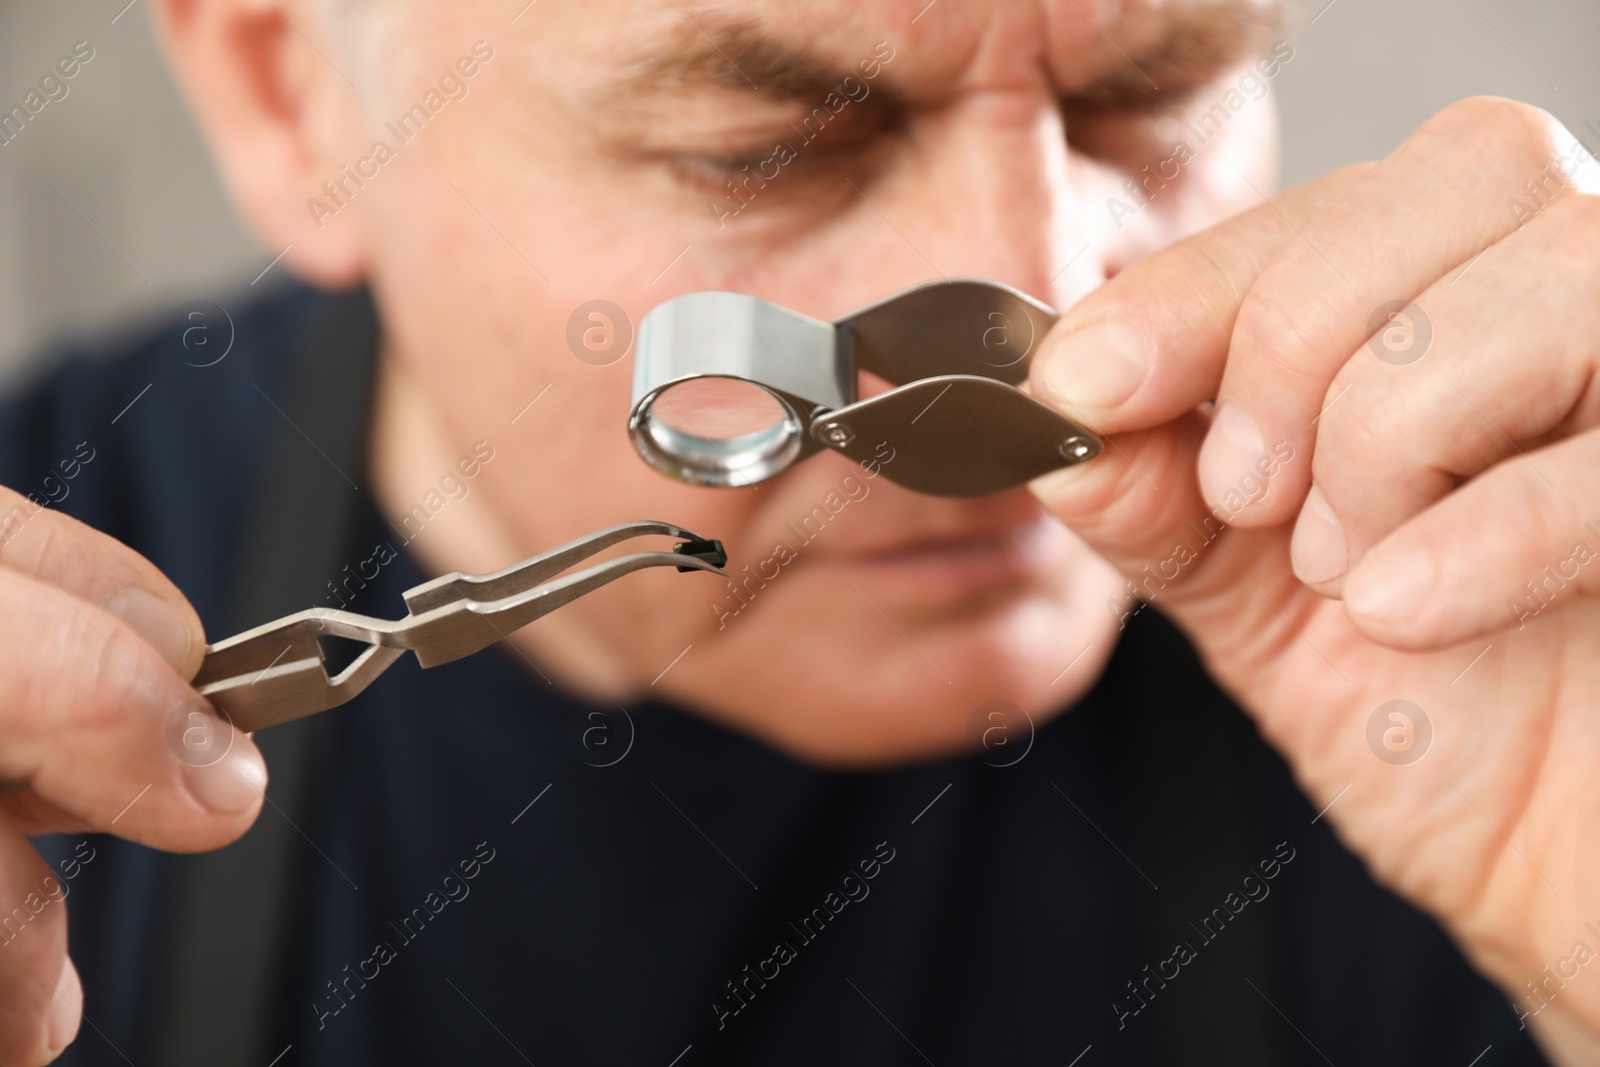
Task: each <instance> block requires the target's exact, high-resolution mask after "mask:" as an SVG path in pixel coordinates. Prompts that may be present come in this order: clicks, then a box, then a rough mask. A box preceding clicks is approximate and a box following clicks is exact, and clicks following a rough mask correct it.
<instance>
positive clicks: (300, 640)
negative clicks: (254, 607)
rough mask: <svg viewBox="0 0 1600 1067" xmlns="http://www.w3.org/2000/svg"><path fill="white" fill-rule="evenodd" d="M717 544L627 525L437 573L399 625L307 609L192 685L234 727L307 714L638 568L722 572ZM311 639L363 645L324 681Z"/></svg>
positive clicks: (221, 656)
mask: <svg viewBox="0 0 1600 1067" xmlns="http://www.w3.org/2000/svg"><path fill="white" fill-rule="evenodd" d="M650 534H664V535H666V536H668V537H677V538H680V539H681V540H680V542H679V543H678V544H677V545H675V546H673V550H672V551H671V552H636V553H633V554H631V555H626V556H619V557H617V558H615V559H611V560H607V561H606V562H604V563H597V564H595V565H594V566H592V567H587V568H585V569H583V570H580V571H577V572H575V573H573V574H568V575H564V576H562V577H556V576H557V575H560V574H561V573H562V572H563V571H565V570H567V569H568V568H570V567H572V566H573V565H575V564H576V563H578V562H579V561H581V560H584V559H587V558H588V557H590V556H592V555H594V554H595V553H597V552H600V551H602V550H604V549H606V548H609V547H611V546H612V545H615V544H617V543H619V542H621V541H626V540H628V539H629V538H633V537H640V536H644V535H650ZM727 562H728V556H727V553H726V552H725V551H724V550H723V548H722V543H721V542H720V541H712V540H707V539H705V538H701V537H698V536H696V535H695V534H692V533H690V532H688V531H687V530H683V529H680V528H679V527H677V526H673V525H670V524H668V523H664V522H630V523H624V524H622V525H620V526H612V527H610V528H608V529H605V530H601V531H599V532H598V533H594V534H591V535H590V536H588V537H584V538H580V539H579V540H576V541H573V542H570V543H569V544H565V545H562V546H561V547H560V548H556V549H552V550H551V551H549V552H545V553H542V554H541V555H537V556H534V557H532V558H531V559H526V560H523V561H522V562H521V563H517V564H514V565H512V566H510V567H507V568H505V569H504V570H499V571H495V572H494V573H493V574H482V575H473V574H462V573H461V572H459V571H457V572H456V573H454V574H446V575H443V576H441V577H439V578H435V579H434V580H433V581H431V582H424V583H423V584H422V585H419V586H416V587H414V588H412V589H408V590H406V592H405V593H404V594H403V595H404V597H405V602H406V607H407V609H408V612H407V614H406V617H405V618H403V619H394V620H389V619H374V618H370V617H368V616H366V615H356V614H353V613H351V612H348V611H335V610H328V609H322V608H309V609H307V610H305V611H300V612H296V613H295V614H293V615H288V616H285V617H284V618H281V619H278V620H277V621H276V622H269V623H267V624H266V625H264V626H258V627H256V628H255V629H253V630H249V631H246V632H245V633H242V634H239V635H238V636H236V637H230V638H228V639H227V640H225V641H221V642H218V643H217V644H215V645H212V646H211V647H210V648H208V649H207V650H206V658H205V661H204V662H203V663H202V664H201V665H200V673H199V674H198V675H196V677H195V680H194V687H195V689H196V690H197V691H198V692H199V693H200V695H201V696H203V697H205V698H206V699H207V700H209V701H210V702H211V704H212V705H213V706H214V707H216V708H217V709H219V710H220V711H221V712H223V713H224V714H225V715H226V716H227V718H228V720H229V721H230V722H232V724H233V725H234V727H235V728H237V729H241V730H245V731H251V730H260V729H262V728H264V727H268V726H276V725H278V724H279V723H284V722H289V721H291V720H294V719H299V718H304V717H305V716H307V715H314V714H316V713H317V712H319V711H326V710H327V709H329V708H332V707H336V706H337V705H339V704H343V703H344V702H345V701H347V700H349V699H351V698H352V697H354V696H355V695H356V694H357V693H360V692H361V691H362V690H363V689H365V688H366V687H367V686H368V685H369V684H371V682H372V680H373V679H374V678H376V677H377V676H378V675H380V674H382V673H383V672H384V671H385V670H387V669H388V667H389V666H390V665H391V664H392V663H394V662H395V660H397V659H399V658H400V656H401V655H402V654H403V653H405V652H406V651H407V650H410V651H412V652H414V653H416V656H417V661H418V662H419V663H421V665H422V666H424V667H436V666H438V665H439V664H441V663H448V662H450V661H451V660H455V659H460V658H461V657H463V656H470V655H472V653H474V652H479V651H481V650H483V649H485V648H488V647H489V646H490V645H492V644H494V643H495V642H496V641H499V640H501V639H503V638H505V637H506V636H507V635H509V634H510V633H511V632H512V631H514V630H517V629H519V628H521V627H523V626H525V625H527V624H528V623H530V622H532V621H533V620H534V619H537V618H539V617H541V616H543V615H546V614H548V613H549V612H552V611H554V610H555V609H557V608H559V607H561V606H562V605H564V604H567V603H569V602H571V601H573V600H576V599H577V598H578V597H580V596H583V595H584V594H585V593H590V592H593V591H594V590H596V589H598V588H600V587H601V586H603V585H606V584H607V583H609V582H611V581H612V580H614V579H616V578H620V577H622V576H623V575H625V574H631V573H633V572H634V571H638V570H644V569H645V568H646V567H676V568H678V570H680V571H691V570H700V571H710V572H711V573H712V574H718V575H722V577H724V578H726V577H727V574H726V573H725V572H724V571H722V570H721V568H722V566H723V565H724V564H726V563H727ZM319 637H343V638H349V639H352V640H355V641H360V642H364V643H366V644H367V645H368V647H367V648H366V650H365V651H363V652H362V653H361V654H360V655H358V656H357V657H356V658H355V660H354V661H353V662H351V663H350V664H349V665H348V666H347V667H345V668H344V669H343V670H341V671H339V672H338V673H337V674H335V675H332V676H330V675H329V674H328V671H327V668H326V666H325V663H324V659H323V650H322V646H321V644H319V643H318V640H317V639H318V638H319Z"/></svg>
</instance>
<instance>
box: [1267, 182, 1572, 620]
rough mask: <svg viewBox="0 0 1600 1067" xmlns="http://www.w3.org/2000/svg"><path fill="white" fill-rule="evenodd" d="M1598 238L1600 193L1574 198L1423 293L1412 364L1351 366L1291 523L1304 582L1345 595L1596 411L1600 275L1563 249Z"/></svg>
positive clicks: (1340, 381)
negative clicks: (1383, 556)
mask: <svg viewBox="0 0 1600 1067" xmlns="http://www.w3.org/2000/svg"><path fill="white" fill-rule="evenodd" d="M1595 247H1600V197H1595V196H1588V195H1580V196H1573V197H1568V198H1566V199H1564V200H1562V201H1560V202H1559V203H1556V204H1554V205H1553V206H1551V207H1549V208H1548V209H1546V210H1545V211H1544V212H1543V213H1542V214H1541V215H1540V216H1538V217H1537V218H1536V219H1534V220H1533V222H1532V223H1531V224H1530V225H1528V226H1526V227H1524V228H1523V229H1521V230H1518V231H1517V232H1515V233H1513V234H1511V235H1510V236H1509V237H1507V238H1505V239H1504V240H1502V241H1501V242H1500V243H1498V244H1496V245H1493V246H1491V247H1490V248H1489V249H1487V250H1486V251H1485V252H1484V254H1483V255H1482V257H1481V258H1480V259H1479V261H1478V262H1477V263H1475V264H1474V265H1473V267H1472V269H1471V270H1470V271H1468V272H1467V273H1466V274H1463V275H1457V276H1453V277H1452V278H1451V279H1449V280H1441V281H1439V282H1437V283H1436V284H1435V285H1434V286H1433V287H1431V288H1430V289H1428V290H1427V291H1426V292H1425V293H1423V294H1422V295H1421V296H1419V297H1417V299H1416V301H1415V308H1414V309H1413V311H1412V312H1411V313H1412V314H1413V315H1414V316H1416V318H1417V320H1418V321H1420V322H1423V323H1427V324H1430V325H1429V328H1430V330H1431V334H1432V343H1431V345H1430V346H1429V347H1428V348H1427V350H1426V351H1418V352H1416V353H1415V356H1416V360H1415V362H1407V363H1404V364H1402V365H1394V364H1391V363H1387V362H1384V361H1382V360H1378V359H1366V358H1361V354H1360V353H1358V354H1357V357H1356V358H1354V359H1352V360H1350V361H1349V362H1348V363H1347V364H1346V365H1345V367H1344V369H1343V370H1341V371H1340V372H1339V375H1338V376H1337V377H1336V378H1335V379H1334V383H1333V394H1334V396H1335V397H1336V399H1335V400H1334V401H1333V402H1332V403H1331V404H1329V405H1328V407H1327V409H1326V410H1325V411H1324V412H1323V414H1322V417H1321V418H1320V420H1319V421H1318V426H1317V438H1316V451H1315V455H1314V457H1313V461H1312V474H1313V478H1314V481H1315V486H1314V488H1313V489H1312V491H1311V495H1310V496H1309V497H1308V499H1307V502H1306V506H1305V508H1304V509H1303V510H1302V512H1301V515H1300V518H1299V520H1298V522H1297V524H1296V526H1295V536H1294V544H1293V561H1294V568H1295V573H1296V574H1297V575H1298V576H1299V577H1300V579H1301V580H1302V581H1304V582H1306V583H1307V584H1308V585H1311V586H1313V587H1314V588H1316V589H1317V590H1318V591H1319V592H1324V593H1327V594H1330V595H1336V594H1337V593H1338V591H1339V588H1340V586H1341V583H1342V580H1343V577H1344V574H1345V572H1346V571H1347V570H1348V568H1349V566H1350V564H1351V563H1352V562H1353V561H1359V560H1360V559H1361V558H1362V557H1363V556H1364V555H1365V554H1366V553H1367V551H1368V550H1369V549H1370V548H1371V547H1372V546H1373V545H1375V544H1376V543H1377V542H1378V541H1380V540H1382V539H1383V538H1384V537H1385V536H1387V535H1388V534H1389V533H1390V532H1391V531H1393V530H1394V529H1395V528H1397V527H1398V526H1400V524H1401V523H1403V522H1405V521H1406V520H1407V519H1410V518H1411V517H1412V516H1413V515H1416V514H1417V513H1419V512H1421V511H1422V510H1423V509H1424V508H1426V507H1428V506H1429V505H1430V504H1432V503H1433V502H1434V501H1436V500H1438V499H1439V498H1440V497H1442V496H1444V495H1445V494H1446V493H1448V492H1450V491H1451V490H1453V489H1454V488H1455V487H1456V486H1457V485H1458V484H1460V482H1461V481H1462V480H1463V479H1465V478H1470V477H1472V476H1473V475H1476V474H1478V473H1479V472H1481V471H1483V470H1485V469H1487V468H1488V467H1490V466H1492V465H1493V464H1495V463H1498V462H1499V461H1500V460H1502V459H1505V458H1507V457H1508V456H1513V455H1516V454H1517V451H1518V450H1519V449H1521V448H1533V447H1537V445H1538V444H1539V443H1540V442H1541V441H1542V440H1544V439H1546V438H1547V436H1548V435H1551V434H1553V433H1555V432H1557V431H1558V429H1582V428H1585V427H1587V426H1592V425H1594V424H1595V422H1596V420H1597V419H1600V395H1597V391H1596V390H1595V389H1594V388H1593V383H1594V380H1595V375H1596V369H1597V366H1596V364H1597V359H1600V350H1597V345H1596V343H1595V340H1594V338H1596V337H1600V279H1597V278H1595V277H1593V276H1592V272H1590V271H1584V270H1572V271H1570V272H1567V271H1563V270H1562V264H1563V262H1564V261H1565V258H1566V256H1567V251H1566V250H1568V249H1572V248H1579V249H1582V250H1584V252H1585V253H1586V254H1587V253H1588V252H1589V250H1591V249H1593V248H1595ZM1552 271H1555V272H1559V275H1560V277H1561V278H1562V284H1561V285H1559V286H1552V285H1551V284H1550V280H1551V274H1552Z"/></svg>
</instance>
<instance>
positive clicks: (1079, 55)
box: [588, 0, 1283, 98]
mask: <svg viewBox="0 0 1600 1067" xmlns="http://www.w3.org/2000/svg"><path fill="white" fill-rule="evenodd" d="M591 11H593V9H591ZM610 16H611V17H610V18H606V19H604V20H600V21H604V22H605V23H607V24H608V25H606V26H605V28H604V30H603V31H601V32H600V33H598V34H596V33H595V31H596V30H599V29H600V27H599V26H597V25H595V24H594V23H591V25H590V27H589V29H590V33H589V34H588V36H590V37H591V39H592V43H593V44H594V45H596V46H598V50H599V51H600V52H601V54H602V55H605V56H607V57H609V61H610V63H611V64H612V65H613V66H614V67H615V68H616V73H617V74H618V75H619V76H620V78H622V79H623V80H626V81H631V82H633V83H636V84H638V85H640V86H641V87H645V88H652V89H656V90H663V91H671V90H673V89H675V88H699V87H701V86H704V85H706V84H714V85H720V86H722V87H725V88H728V89H733V90H755V91H758V92H762V93H771V94H776V95H787V94H796V95H799V94H806V93H810V92H811V91H813V90H814V89H815V88H816V87H818V86H819V85H824V84H827V83H828V82H829V81H830V80H831V81H833V82H836V81H837V79H838V77H839V74H840V73H848V72H849V71H850V69H851V68H852V67H854V66H856V65H857V64H858V63H859V61H861V60H862V59H864V58H870V57H871V56H872V55H873V49H874V46H875V45H877V44H878V43H879V42H884V43H885V44H887V45H888V46H889V47H890V48H892V49H893V54H894V60H893V76H892V78H891V79H890V80H891V81H892V82H893V83H894V85H895V86H896V88H897V89H898V90H899V91H900V92H902V93H903V94H905V95H906V96H908V97H910V98H916V97H919V96H929V97H936V96H939V95H944V94H946V93H952V92H960V91H964V90H971V89H983V88H1003V87H1006V86H1008V85H1013V84H1020V83H1023V82H1027V81H1036V80H1038V79H1040V78H1043V79H1046V80H1048V81H1049V83H1050V84H1051V85H1052V86H1053V88H1055V89H1056V90H1057V91H1059V92H1062V93H1074V92H1078V91H1081V90H1083V89H1085V88H1087V87H1090V86H1100V85H1102V84H1104V83H1106V82H1108V81H1110V82H1116V81H1119V80H1126V81H1127V82H1129V83H1130V85H1131V86H1134V87H1143V88H1147V89H1151V90H1159V89H1160V88H1161V86H1160V81H1161V78H1162V75H1163V74H1165V73H1168V72H1172V71H1174V70H1178V69H1181V70H1182V71H1183V72H1184V74H1185V76H1189V75H1190V73H1191V72H1192V71H1193V70H1194V69H1195V68H1197V67H1203V66H1206V65H1208V64H1209V65H1211V66H1213V67H1220V66H1222V65H1223V64H1225V63H1227V62H1230V61H1232V60H1235V59H1238V58H1241V57H1242V56H1244V55H1246V54H1248V53H1249V52H1250V51H1252V50H1254V49H1257V48H1260V47H1263V46H1265V45H1266V44H1268V43H1270V40H1271V37H1272V35H1273V34H1274V33H1276V32H1278V30H1279V28H1280V26H1281V22H1282V17H1283V13H1282V9H1281V3H1280V0H1126V2H1121V3H1118V2H1116V0H1101V2H1096V0H814V2H809V3H798V4H797V3H794V2H793V0H746V2H744V3H739V4H726V3H718V4H711V3H706V2H704V0H700V2H694V0H632V2H628V3H621V4H618V5H616V6H615V7H613V8H612V9H611V11H610ZM880 55H881V51H880Z"/></svg>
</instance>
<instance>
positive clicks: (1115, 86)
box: [1064, 2, 1284, 109]
mask: <svg viewBox="0 0 1600 1067" xmlns="http://www.w3.org/2000/svg"><path fill="white" fill-rule="evenodd" d="M1173 19H1174V22H1173V24H1172V25H1171V26H1169V27H1167V28H1166V29H1165V30H1164V32H1163V33H1162V35H1161V36H1160V38H1158V39H1157V40H1156V41H1155V42H1154V43H1153V44H1151V45H1149V46H1147V47H1145V48H1143V49H1139V50H1135V51H1134V52H1133V53H1131V54H1130V53H1129V52H1127V51H1125V50H1123V49H1122V48H1120V47H1118V48H1116V50H1117V52H1119V53H1121V59H1120V61H1119V62H1118V63H1115V64H1113V65H1112V66H1110V67H1108V68H1107V70H1106V71H1105V72H1104V73H1103V74H1101V75H1099V76H1098V77H1096V78H1094V79H1093V80H1092V81H1090V82H1088V83H1087V84H1085V85H1083V86H1081V87H1078V88H1075V89H1073V90H1071V91H1069V92H1067V93H1066V94H1064V95H1065V96H1066V98H1067V99H1068V100H1070V101H1071V102H1072V103H1074V104H1076V105H1078V106H1081V107H1093V108H1107V109H1123V108H1138V107H1150V106H1154V105H1157V104H1160V103H1162V102H1164V101H1166V100H1168V99H1170V98H1171V97H1173V96H1175V95H1178V94H1181V93H1184V92H1187V91H1188V90H1191V89H1194V88H1197V87H1198V86H1199V85H1200V84H1203V83H1204V82H1206V81H1208V80H1210V79H1211V78H1212V77H1214V76H1215V75H1217V74H1220V73H1221V72H1222V71H1223V70H1225V69H1226V68H1228V67H1230V66H1232V65H1233V64H1235V63H1238V62H1239V61H1241V60H1243V59H1245V58H1246V57H1248V56H1250V55H1253V54H1256V53H1259V52H1265V51H1266V49H1267V48H1268V46H1269V45H1271V44H1272V42H1273V41H1274V39H1276V38H1278V37H1280V36H1281V35H1282V33H1283V29H1284V10H1283V7H1282V5H1281V4H1280V3H1268V4H1265V5H1257V4H1251V3H1234V2H1224V3H1221V4H1215V5H1208V6H1206V7H1192V8H1189V9H1187V10H1183V9H1180V10H1179V11H1178V12H1175V13H1174V15H1173ZM1102 39H1103V40H1104V41H1105V42H1106V43H1107V44H1108V45H1109V46H1111V47H1116V46H1115V42H1113V41H1112V40H1111V38H1109V37H1103V38H1102Z"/></svg>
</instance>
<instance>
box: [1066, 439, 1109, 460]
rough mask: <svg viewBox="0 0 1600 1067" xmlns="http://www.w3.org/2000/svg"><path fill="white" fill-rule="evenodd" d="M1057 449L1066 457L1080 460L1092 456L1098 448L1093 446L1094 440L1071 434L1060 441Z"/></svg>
mask: <svg viewBox="0 0 1600 1067" xmlns="http://www.w3.org/2000/svg"><path fill="white" fill-rule="evenodd" d="M1058 451H1060V453H1061V454H1062V455H1063V456H1064V457H1066V458H1067V459H1070V460H1079V461H1081V460H1085V459H1092V458H1094V455H1095V453H1096V452H1098V451H1099V449H1097V448H1096V447H1095V444H1094V442H1093V441H1091V440H1089V438H1087V437H1081V436H1079V435H1078V434H1073V435H1072V436H1071V437H1069V438H1067V439H1066V440H1065V441H1062V442H1061V447H1060V448H1059V449H1058Z"/></svg>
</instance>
